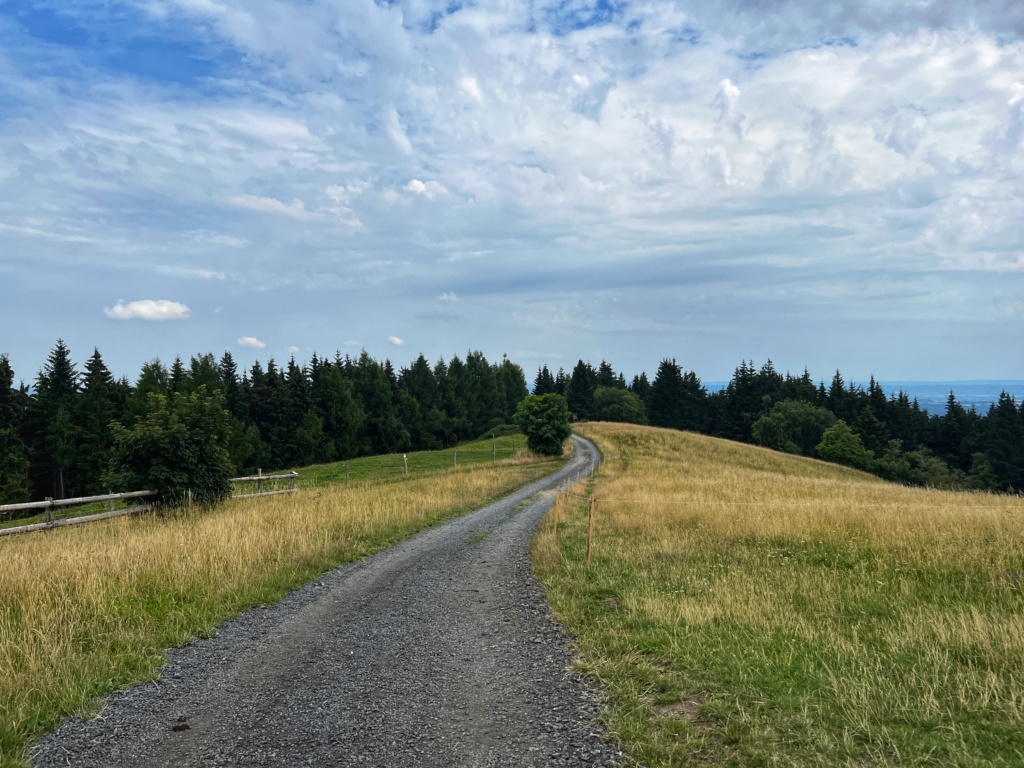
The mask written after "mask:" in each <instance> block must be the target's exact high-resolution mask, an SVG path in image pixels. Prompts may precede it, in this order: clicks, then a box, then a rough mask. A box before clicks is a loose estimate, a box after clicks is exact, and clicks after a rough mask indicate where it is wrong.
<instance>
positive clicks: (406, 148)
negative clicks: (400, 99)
mask: <svg viewBox="0 0 1024 768" xmlns="http://www.w3.org/2000/svg"><path fill="white" fill-rule="evenodd" d="M385 124H386V126H387V131H388V136H390V137H391V141H393V142H394V144H395V147H396V148H397V149H398V151H399V152H401V153H402V154H403V155H412V154H413V153H414V150H413V146H412V142H411V141H409V136H408V134H407V133H406V130H405V126H404V125H402V121H401V119H400V118H399V116H398V110H397V109H395V108H394V107H390V108H389V109H388V111H387V114H386V115H385Z"/></svg>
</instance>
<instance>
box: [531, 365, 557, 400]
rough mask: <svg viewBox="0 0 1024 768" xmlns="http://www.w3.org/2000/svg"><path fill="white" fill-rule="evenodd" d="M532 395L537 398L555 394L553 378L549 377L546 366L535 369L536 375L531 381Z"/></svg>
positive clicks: (549, 372) (549, 373)
mask: <svg viewBox="0 0 1024 768" xmlns="http://www.w3.org/2000/svg"><path fill="white" fill-rule="evenodd" d="M533 394H535V395H538V396H539V395H553V394H557V393H556V390H555V377H554V376H552V375H551V371H549V370H548V367H547V365H546V364H545V365H543V366H542V367H540V368H538V369H537V375H536V376H535V377H534V379H533Z"/></svg>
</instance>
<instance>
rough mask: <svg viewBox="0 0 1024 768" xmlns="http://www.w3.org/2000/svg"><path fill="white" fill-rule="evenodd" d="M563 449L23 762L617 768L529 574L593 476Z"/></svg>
mask: <svg viewBox="0 0 1024 768" xmlns="http://www.w3.org/2000/svg"><path fill="white" fill-rule="evenodd" d="M573 440H574V442H575V444H576V452H575V456H574V458H573V460H572V462H571V463H570V464H569V465H568V466H566V467H564V468H563V469H562V470H560V471H559V472H557V473H555V474H553V475H551V476H549V477H548V478H545V479H544V480H541V481H538V482H536V483H533V484H532V485H530V486H527V487H526V488H524V489H522V490H520V491H518V492H516V493H514V494H512V495H510V496H508V497H506V498H505V499H503V500H501V501H498V502H496V503H494V504H491V505H489V506H487V507H484V508H482V509H480V510H478V511H476V512H474V513H472V514H470V515H467V516H465V517H462V518H459V519H457V520H452V521H450V522H448V523H446V524H445V525H443V526H439V527H437V528H434V529H431V530H428V531H426V532H424V533H422V534H420V535H418V536H416V537H414V538H412V539H409V540H407V541H405V542H403V543H401V544H399V545H397V546H395V547H393V548H391V549H389V550H387V551H385V552H381V553H380V554H378V555H376V556H374V557H370V558H367V559H365V560H362V561H360V562H358V563H353V564H350V565H346V566H343V567H341V568H338V569H336V570H334V571H331V572H330V573H328V574H325V575H324V576H323V577H322V578H320V579H319V580H317V581H315V582H313V583H310V584H308V585H307V586H305V587H303V588H302V589H299V590H296V591H294V592H292V593H291V594H289V595H288V596H287V597H286V598H285V599H284V600H283V601H281V602H280V603H278V604H276V605H274V606H270V607H265V608H259V609H256V610H253V611H249V612H248V613H246V614H244V615H242V616H240V617H238V618H236V619H233V620H231V621H229V622H227V623H226V624H224V625H223V626H222V627H221V628H220V629H219V632H218V635H217V637H215V638H212V639H209V640H197V641H195V642H194V643H192V644H191V645H189V646H187V647H184V648H179V649H175V650H172V651H170V652H169V654H168V662H167V665H166V667H165V668H164V670H163V672H162V676H161V679H160V680H159V681H157V682H156V683H151V684H145V685H139V686H136V687H133V688H130V689H128V690H126V691H124V692H122V693H119V694H116V695H114V696H112V697H110V698H109V699H108V700H107V701H106V703H105V706H104V708H103V711H102V712H101V714H100V715H99V716H98V717H96V718H95V719H92V720H89V721H82V720H79V719H67V720H65V721H64V722H63V723H62V724H61V725H60V727H59V728H58V729H57V730H56V731H54V732H53V733H51V734H48V735H47V736H45V737H44V738H43V739H42V740H41V741H40V743H39V745H38V748H37V750H36V751H35V753H34V759H33V764H34V765H35V766H37V767H38V768H50V767H51V766H67V765H72V766H119V767H120V766H145V767H146V768H152V767H157V766H174V767H175V768H177V767H178V766H304V765H315V766H402V767H403V768H412V767H413V766H444V767H445V768H448V767H449V766H474V767H477V766H480V767H483V766H615V765H619V764H620V762H621V759H622V758H621V753H620V751H619V750H618V748H617V747H616V746H615V745H613V744H610V743H608V742H606V741H605V740H604V739H603V738H602V735H601V732H600V729H599V727H598V726H597V724H596V717H597V715H598V713H599V711H600V707H601V699H600V695H599V692H598V691H597V690H595V689H594V688H593V687H591V686H590V685H589V684H588V683H587V682H586V681H584V680H582V679H580V678H579V677H577V676H576V675H574V674H573V673H572V672H571V671H570V670H569V665H570V663H571V661H572V651H571V649H570V644H569V643H570V638H569V637H568V636H567V635H566V634H565V632H564V631H563V630H562V629H561V628H560V627H559V625H558V624H556V623H555V621H554V620H553V619H552V617H551V614H550V612H549V611H548V608H547V604H546V603H545V601H544V597H543V594H542V592H541V590H540V587H539V586H538V585H537V583H536V581H535V580H534V578H533V575H532V574H531V572H530V566H529V552H528V550H529V541H530V536H531V534H532V532H533V529H534V527H535V525H536V524H537V522H538V521H539V520H540V518H541V517H542V516H543V514H544V513H545V512H546V511H547V509H548V508H549V507H550V505H551V503H552V501H553V499H554V489H555V488H556V487H557V486H558V484H559V483H560V482H561V480H562V479H563V478H564V477H566V476H567V475H570V474H571V475H573V476H575V475H576V474H577V473H578V472H582V473H583V474H585V473H586V472H587V471H588V468H589V467H590V465H591V463H592V462H594V463H596V461H597V451H596V449H595V448H594V446H593V445H592V444H590V443H589V442H587V441H585V440H582V439H579V438H576V437H574V438H573ZM526 500H528V503H527V504H526V505H525V506H524V507H523V508H522V509H517V505H519V504H520V502H523V501H526Z"/></svg>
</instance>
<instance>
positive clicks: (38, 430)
mask: <svg viewBox="0 0 1024 768" xmlns="http://www.w3.org/2000/svg"><path fill="white" fill-rule="evenodd" d="M79 378H80V377H79V374H78V371H77V370H76V369H75V364H74V363H73V362H72V361H71V351H70V350H69V349H68V348H67V345H66V344H64V340H63V339H58V340H57V344H56V346H55V347H54V348H53V350H52V351H51V352H50V354H49V355H48V356H47V358H46V364H45V365H44V366H43V368H42V370H40V371H39V375H38V376H37V377H36V386H35V393H34V395H33V397H32V400H31V407H30V411H29V422H30V423H29V429H30V434H31V435H32V436H33V440H32V444H31V445H30V450H31V455H32V463H33V464H34V465H35V466H36V467H38V469H39V470H40V472H39V474H38V475H36V477H35V478H33V479H34V480H36V482H37V483H38V484H37V485H36V486H35V488H34V489H33V490H34V494H33V495H35V496H39V497H42V496H53V497H54V498H57V499H61V498H66V497H67V494H68V493H74V492H75V491H77V490H78V488H77V482H76V481H77V478H76V476H75V460H76V458H77V451H76V448H77V445H78V438H79V432H78V428H77V425H76V423H75V422H76V419H75V416H76V414H77V410H78V402H77V400H78V394H79ZM44 478H45V479H44Z"/></svg>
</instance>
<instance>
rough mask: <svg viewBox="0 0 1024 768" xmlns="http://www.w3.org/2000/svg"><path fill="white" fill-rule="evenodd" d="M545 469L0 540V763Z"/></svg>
mask: <svg viewBox="0 0 1024 768" xmlns="http://www.w3.org/2000/svg"><path fill="white" fill-rule="evenodd" d="M460 458H461V457H460ZM557 463H558V462H553V461H538V460H536V459H533V458H529V457H527V456H521V457H520V458H519V459H517V460H514V461H509V460H506V461H503V462H498V463H494V464H490V463H487V464H482V463H481V464H475V465H472V466H469V465H463V466H459V467H457V468H451V469H448V470H444V471H438V472H435V473H433V474H425V473H421V474H419V475H409V476H408V477H406V476H405V475H404V473H403V475H402V477H401V478H399V479H398V480H396V479H395V478H393V477H392V476H390V475H388V476H385V477H381V478H378V479H376V480H364V481H360V482H352V484H351V485H349V486H326V487H320V488H314V489H310V490H307V491H304V492H302V493H298V494H292V495H287V496H273V497H268V498H262V499H246V500H237V501H229V502H227V503H225V504H222V505H220V506H218V507H216V508H213V509H206V510H200V509H192V510H186V511H182V512H179V513H176V514H173V515H167V516H164V517H160V516H157V515H154V514H152V513H149V514H142V515H139V516H136V517H124V518H118V519H115V520H110V521H103V522H98V523H93V524H91V525H87V526H78V527H72V528H62V529H56V530H53V531H49V532H46V533H43V534H33V535H25V536H19V537H12V538H8V539H0V562H2V563H3V567H2V568H0V766H20V765H24V764H25V762H26V752H25V750H26V748H27V747H28V745H29V744H30V743H31V741H32V740H33V738H35V737H37V736H38V735H39V734H41V733H42V732H44V731H46V730H48V729H50V728H52V727H54V726H55V725H56V724H57V723H58V721H59V720H60V718H61V717H62V716H64V715H69V714H74V715H79V716H82V717H88V716H90V714H91V713H93V712H94V711H95V709H96V707H97V704H98V700H97V697H99V696H103V695H105V694H108V693H111V692H112V691H114V690H117V689H119V688H123V687H125V686H127V685H129V684H131V683H135V682H140V681H144V680H147V679H152V678H154V677H156V676H157V674H158V671H159V668H160V666H161V665H162V663H163V661H164V649H166V648H168V647H172V646H177V645H181V644H183V643H187V642H188V641H189V640H191V639H192V638H194V637H196V636H201V635H205V634H208V633H210V632H211V631H212V630H213V628H214V627H215V626H216V625H217V624H219V623H220V622H222V621H224V620H225V619H226V618H229V617H230V616H233V615H236V614H238V613H240V612H241V611H244V610H246V609H248V608H251V607H253V606H256V605H260V604H265V603H269V602H273V601H275V600H278V599H280V598H281V597H282V596H283V595H284V594H285V593H287V592H288V591H289V590H291V589H293V588H295V587H297V586H300V585H301V584H303V583H305V582H306V581H308V580H310V579H311V578H314V577H316V576H318V575H319V574H321V573H323V572H324V571H326V570H329V569H331V568H333V567H335V566H337V565H339V564H341V563H344V562H348V561H352V560H356V559H358V558H361V557H364V556H366V555H369V554H372V553H374V552H377V551H379V550H382V549H385V548H386V547H388V546H390V545H392V544H394V543H395V542H397V541H398V540H400V539H402V538H405V537H407V536H409V535H411V534H413V533H415V532H417V531H419V530H421V529H423V528H425V527H428V526H431V525H434V524H436V523H438V522H440V521H442V520H445V519H447V518H450V517H453V516H456V515H458V514H461V513H464V512H466V511H469V510H471V509H474V508H476V507H478V506H479V505H480V504H481V503H484V502H486V501H488V500H491V499H494V498H496V497H498V496H500V495H503V494H505V493H507V492H509V491H511V490H513V489H514V488H517V487H520V486H522V485H523V484H525V483H527V482H530V481H532V480H534V479H537V478H538V477H541V476H543V475H545V474H547V473H549V472H551V471H552V470H553V469H554V468H555V466H557Z"/></svg>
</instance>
